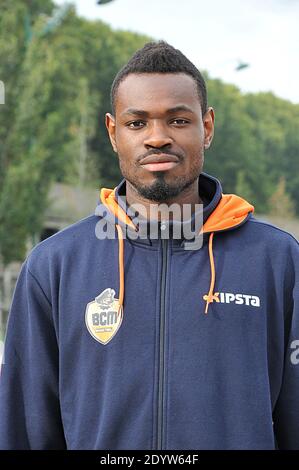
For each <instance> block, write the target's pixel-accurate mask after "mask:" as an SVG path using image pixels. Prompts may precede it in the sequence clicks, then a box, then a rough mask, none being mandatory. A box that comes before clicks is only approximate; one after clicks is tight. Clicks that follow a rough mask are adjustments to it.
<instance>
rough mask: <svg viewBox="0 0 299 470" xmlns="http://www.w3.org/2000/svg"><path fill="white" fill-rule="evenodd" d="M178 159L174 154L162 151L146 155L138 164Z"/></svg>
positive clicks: (175, 160) (176, 160)
mask: <svg viewBox="0 0 299 470" xmlns="http://www.w3.org/2000/svg"><path fill="white" fill-rule="evenodd" d="M178 161H179V159H178V157H176V156H175V155H168V154H166V153H162V154H159V155H157V154H156V155H149V156H148V157H145V158H143V159H142V160H140V165H147V164H148V163H166V162H178Z"/></svg>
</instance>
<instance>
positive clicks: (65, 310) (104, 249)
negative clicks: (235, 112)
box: [0, 41, 299, 450]
mask: <svg viewBox="0 0 299 470" xmlns="http://www.w3.org/2000/svg"><path fill="white" fill-rule="evenodd" d="M111 96H112V113H113V114H110V113H107V115H106V125H107V129H108V132H109V137H110V140H111V144H112V146H113V149H114V151H115V152H116V153H117V154H118V158H119V164H120V168H121V172H122V174H123V176H124V179H123V180H122V181H121V182H120V184H119V185H118V186H117V187H116V188H115V189H113V190H112V189H105V188H104V189H102V190H101V195H100V203H99V205H98V207H97V210H96V214H95V215H91V216H90V217H87V218H85V219H83V220H81V221H79V222H78V223H76V224H74V225H72V226H70V227H68V228H66V229H64V230H63V231H61V232H59V233H57V234H55V235H54V236H52V237H50V238H48V239H47V240H45V241H43V242H41V243H40V244H38V245H37V246H36V247H35V248H34V249H33V250H32V252H31V253H30V254H29V256H28V257H27V259H26V261H25V263H24V264H23V267H22V270H21V273H20V276H19V279H18V283H17V286H16V289H15V292H14V298H13V303H12V307H11V311H10V317H9V324H8V331H7V337H6V347H5V364H4V365H3V370H2V376H1V387H0V389H1V402H0V435H1V438H0V443H1V448H3V449H64V448H67V449H168V450H174V449H275V448H280V449H299V393H298V391H299V365H298V362H299V361H298V360H297V359H298V354H297V352H298V339H299V287H298V279H299V248H298V242H297V241H296V240H295V239H294V238H293V237H292V236H291V235H290V234H288V233H286V232H284V231H282V230H280V229H278V228H276V227H273V226H271V225H269V224H266V223H263V222H260V221H257V220H256V219H255V218H254V217H253V215H252V214H253V210H254V209H253V206H252V205H250V204H249V203H248V202H246V201H245V200H243V199H242V198H240V197H238V196H236V195H233V194H229V195H228V194H222V189H221V185H220V183H219V181H218V180H217V179H216V178H214V177H212V176H209V175H207V174H205V173H203V172H202V168H203V161H204V150H205V149H206V148H208V147H209V146H210V144H211V141H212V138H213V131H214V112H213V109H212V108H210V107H208V106H207V95H206V88H205V83H204V80H203V78H202V76H201V74H200V73H199V72H198V70H197V69H196V67H195V66H194V65H193V64H192V63H191V62H190V61H189V60H188V59H187V58H186V57H185V56H184V55H183V54H182V53H181V52H180V51H178V50H176V49H174V48H173V47H171V46H170V45H168V44H167V43H165V42H163V41H161V42H157V43H148V44H146V45H145V46H144V47H143V48H142V49H141V50H139V51H137V52H136V53H135V55H134V56H133V57H132V58H131V59H130V61H129V62H128V63H127V64H126V65H125V67H124V68H123V69H122V70H120V72H119V73H118V75H117V76H116V78H115V80H114V82H113V85H112V93H111ZM161 203H163V204H161ZM137 204H138V210H137V211H136V205H137ZM173 204H174V205H175V209H176V210H174V215H173V214H172V215H169V217H167V207H170V206H171V205H173ZM160 205H162V206H163V207H162V210H161V211H156V212H155V211H152V209H157V208H158V207H159V206H160ZM186 206H187V207H188V208H190V217H189V218H188V217H187V218H186V217H183V216H181V215H180V214H179V212H180V211H178V210H177V209H178V208H179V209H182V214H183V208H184V207H186ZM165 207H166V209H165ZM169 214H170V211H169ZM198 220H200V221H201V223H200V224H199V226H198ZM187 226H190V227H189V228H190V229H194V228H195V229H196V230H195V231H193V238H192V233H191V235H190V231H189V234H188V236H185V235H184V233H185V231H184V229H185V228H186V227H187ZM154 227H156V228H157V236H153V235H152V234H151V229H153V228H154ZM177 228H179V236H174V235H176V234H177V233H178V230H177ZM164 232H168V233H169V236H168V237H164V236H163V233H164ZM191 232H192V230H191ZM105 234H106V235H105ZM199 235H200V236H199Z"/></svg>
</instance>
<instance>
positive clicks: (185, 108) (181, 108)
mask: <svg viewBox="0 0 299 470" xmlns="http://www.w3.org/2000/svg"><path fill="white" fill-rule="evenodd" d="M180 111H185V112H187V113H192V114H194V111H193V110H192V109H191V108H189V106H186V105H185V104H180V105H178V106H174V107H173V108H169V109H167V110H166V114H172V113H177V112H180ZM124 114H133V115H134V116H142V117H147V116H148V115H149V113H148V112H147V111H143V110H142V109H134V108H129V109H126V111H124V112H123V113H122V114H121V115H124Z"/></svg>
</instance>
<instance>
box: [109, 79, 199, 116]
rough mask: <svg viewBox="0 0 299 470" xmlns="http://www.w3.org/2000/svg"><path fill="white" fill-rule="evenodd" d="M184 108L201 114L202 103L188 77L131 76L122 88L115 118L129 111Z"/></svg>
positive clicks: (117, 96) (123, 83) (124, 81)
mask: <svg viewBox="0 0 299 470" xmlns="http://www.w3.org/2000/svg"><path fill="white" fill-rule="evenodd" d="M178 104H180V105H182V104H185V105H187V106H188V107H190V108H192V109H193V110H194V112H195V113H199V112H200V109H201V108H200V100H199V96H198V91H197V85H196V82H195V80H194V79H193V78H192V77H191V76H189V75H187V74H185V73H143V74H130V75H128V76H127V77H126V78H125V79H124V80H123V81H122V82H121V83H120V85H119V88H118V90H117V95H116V103H115V108H116V114H120V113H124V112H125V111H126V109H130V108H135V109H142V110H144V111H147V112H149V113H150V112H155V111H158V110H159V111H162V110H163V109H165V110H166V109H169V108H172V107H175V106H176V105H178Z"/></svg>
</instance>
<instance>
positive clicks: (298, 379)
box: [273, 244, 299, 450]
mask: <svg viewBox="0 0 299 470" xmlns="http://www.w3.org/2000/svg"><path fill="white" fill-rule="evenodd" d="M294 260H295V270H294V272H295V276H294V277H293V286H292V289H291V302H290V308H289V310H288V314H287V315H286V327H285V335H286V349H285V361H284V371H283V378H282V386H281V390H280V394H279V397H278V400H277V403H276V406H275V409H274V413H273V424H274V432H275V438H276V442H277V446H278V449H283V450H299V244H297V245H296V246H295V255H294V256H293V261H294ZM289 269H291V270H292V266H289ZM294 279H295V281H294Z"/></svg>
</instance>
